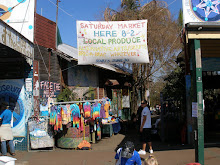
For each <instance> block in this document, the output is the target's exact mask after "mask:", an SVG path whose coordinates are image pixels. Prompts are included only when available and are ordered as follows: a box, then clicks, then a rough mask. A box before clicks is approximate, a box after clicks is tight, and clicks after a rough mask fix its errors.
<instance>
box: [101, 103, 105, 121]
mask: <svg viewBox="0 0 220 165" xmlns="http://www.w3.org/2000/svg"><path fill="white" fill-rule="evenodd" d="M100 118H105V109H104V104H101V108H100Z"/></svg>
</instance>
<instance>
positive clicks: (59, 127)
mask: <svg viewBox="0 0 220 165" xmlns="http://www.w3.org/2000/svg"><path fill="white" fill-rule="evenodd" d="M61 113H62V106H61V105H59V106H58V107H57V116H56V125H54V130H56V131H58V130H63V124H62V114H61Z"/></svg>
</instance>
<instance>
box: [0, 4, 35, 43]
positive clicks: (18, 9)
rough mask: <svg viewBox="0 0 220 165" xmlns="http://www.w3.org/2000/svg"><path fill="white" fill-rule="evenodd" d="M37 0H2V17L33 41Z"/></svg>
mask: <svg viewBox="0 0 220 165" xmlns="http://www.w3.org/2000/svg"><path fill="white" fill-rule="evenodd" d="M34 6H35V0H1V1H0V8H1V9H2V10H1V15H0V19H1V20H3V21H5V23H7V24H8V25H10V26H11V27H13V28H14V29H15V30H16V31H18V32H19V33H21V34H22V35H23V36H25V37H26V38H27V39H28V40H30V41H31V42H33V39H34Z"/></svg>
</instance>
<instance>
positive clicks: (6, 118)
mask: <svg viewBox="0 0 220 165" xmlns="http://www.w3.org/2000/svg"><path fill="white" fill-rule="evenodd" d="M11 116H12V112H11V111H10V110H9V109H5V110H3V112H2V113H1V114H0V118H1V119H2V124H11Z"/></svg>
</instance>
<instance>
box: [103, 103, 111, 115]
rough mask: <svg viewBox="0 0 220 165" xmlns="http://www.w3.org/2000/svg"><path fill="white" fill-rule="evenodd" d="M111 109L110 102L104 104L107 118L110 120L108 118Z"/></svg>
mask: <svg viewBox="0 0 220 165" xmlns="http://www.w3.org/2000/svg"><path fill="white" fill-rule="evenodd" d="M109 109H110V102H109V101H106V102H105V103H104V110H105V118H108V116H109Z"/></svg>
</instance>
